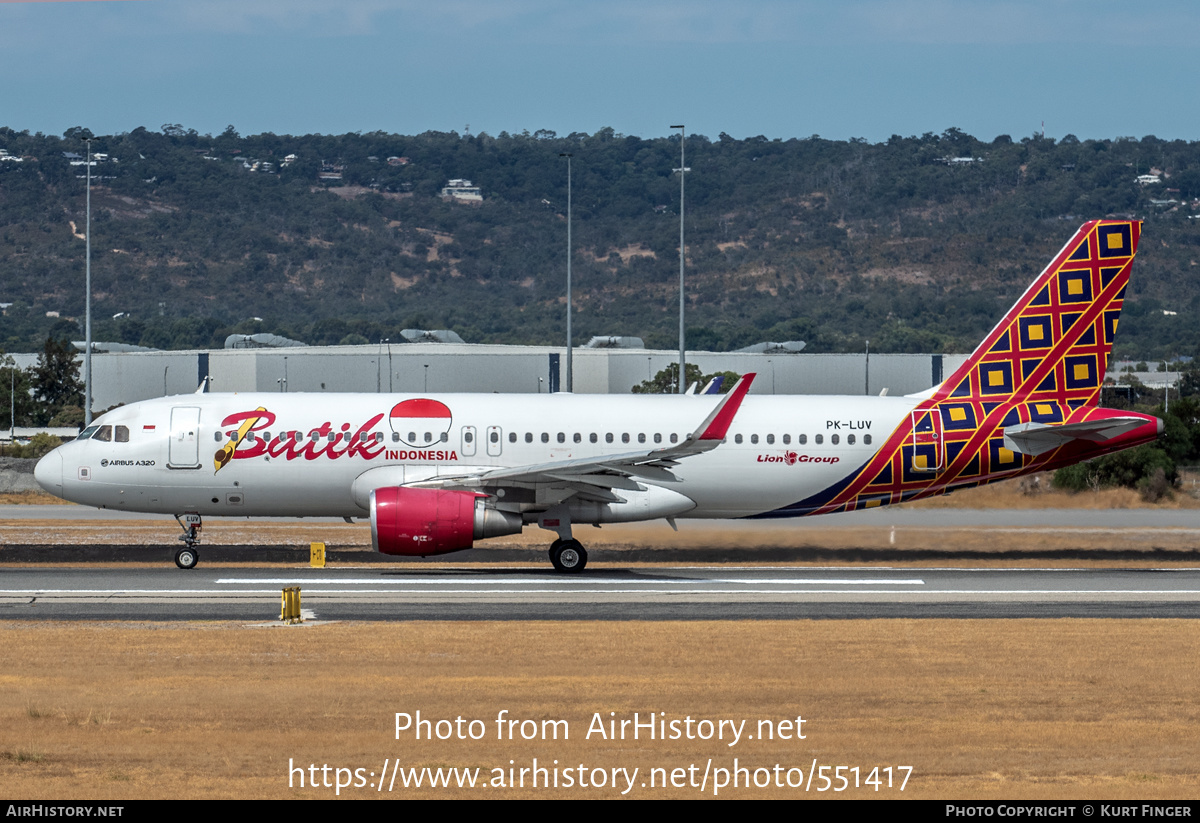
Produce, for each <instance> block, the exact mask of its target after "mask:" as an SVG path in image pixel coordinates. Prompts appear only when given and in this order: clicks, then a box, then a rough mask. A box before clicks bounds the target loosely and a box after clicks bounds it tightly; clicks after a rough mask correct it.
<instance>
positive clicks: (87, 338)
mask: <svg viewBox="0 0 1200 823" xmlns="http://www.w3.org/2000/svg"><path fill="white" fill-rule="evenodd" d="M83 142H84V143H86V144H87V228H86V229H85V231H84V233H85V234H86V235H87V241H86V242H87V260H86V263H85V264H84V270H85V272H86V274H85V280H86V283H85V285H84V288H85V290H86V291H87V298H86V307H85V309H84V321H83V327H84V328H83V341H84V342H83V345H84V352H83V426H84V428H87V427H88V426H90V425H92V138H90V137H85V138H84V140H83Z"/></svg>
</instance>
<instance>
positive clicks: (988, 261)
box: [0, 124, 1200, 360]
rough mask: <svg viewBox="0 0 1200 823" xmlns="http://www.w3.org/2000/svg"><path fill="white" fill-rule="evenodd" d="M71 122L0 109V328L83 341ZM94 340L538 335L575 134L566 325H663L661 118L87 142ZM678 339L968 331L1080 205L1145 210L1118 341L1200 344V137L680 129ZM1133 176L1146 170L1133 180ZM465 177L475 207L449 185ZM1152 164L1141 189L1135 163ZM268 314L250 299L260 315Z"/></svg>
mask: <svg viewBox="0 0 1200 823" xmlns="http://www.w3.org/2000/svg"><path fill="white" fill-rule="evenodd" d="M90 137H92V135H91V134H90V133H89V132H88V131H87V130H86V129H82V128H75V129H71V130H68V132H67V133H66V134H64V135H63V136H62V137H57V136H50V135H43V134H30V133H29V132H27V131H16V130H14V129H13V128H0V303H2V304H11V305H8V306H6V308H5V311H4V316H3V317H2V318H0V348H3V349H5V350H7V351H39V350H41V349H42V348H43V346H44V343H45V341H46V339H47V338H48V337H53V338H55V339H61V338H67V339H76V340H77V339H80V338H81V336H82V330H81V319H82V316H83V274H84V241H83V232H84V225H85V181H84V179H83V177H84V176H85V174H86V171H87V167H86V166H84V165H82V163H83V162H84V160H83V158H84V155H86V151H87V149H86V146H85V143H84V138H90ZM91 149H92V152H93V153H95V154H96V155H98V156H99V159H98V160H97V161H96V163H95V165H94V166H92V167H91V171H92V174H93V178H94V179H93V191H92V215H93V216H92V247H93V264H92V276H93V284H94V286H93V292H94V312H95V314H94V316H95V318H97V319H96V321H95V328H94V336H95V338H96V339H98V340H109V341H115V342H125V343H133V344H139V345H143V346H151V347H155V348H190V347H209V346H217V347H219V346H221V345H222V344H223V341H224V339H225V337H226V336H227V335H228V334H231V333H252V332H274V333H276V334H280V335H283V336H286V337H290V338H294V339H299V340H303V341H305V342H308V343H312V344H333V343H342V342H360V343H361V342H368V341H370V342H374V341H376V340H379V339H382V338H389V339H391V340H392V341H397V340H399V339H400V333H399V332H400V330H401V329H403V328H450V329H454V330H455V331H457V332H458V333H459V334H461V335H462V336H463V338H464V339H466V340H467V341H468V342H476V343H539V344H547V343H557V342H559V341H560V340H561V338H562V335H563V330H564V327H565V322H564V300H565V296H564V291H565V288H564V283H565V269H566V225H565V221H566V201H567V169H566V161H565V160H564V159H563V158H561V157H560V156H559V155H560V153H563V152H570V153H571V154H572V155H573V159H572V168H573V175H574V179H573V181H572V192H573V220H574V223H573V235H574V245H575V254H574V258H573V259H574V264H573V265H574V285H575V300H576V307H577V310H578V314H577V317H576V320H575V330H576V335H577V339H578V340H579V341H581V342H582V341H586V340H587V339H588V338H589V337H590V336H591V335H596V334H606V335H608V334H613V335H633V336H639V337H642V338H643V339H645V340H646V342H647V344H648V345H650V346H653V347H661V348H667V349H670V348H673V347H674V346H675V345H676V343H677V341H676V334H677V326H678V321H677V300H678V293H677V282H678V239H679V222H678V212H679V182H678V177H677V176H676V174H675V173H674V172H673V169H674V168H675V167H677V166H678V165H679V137H678V136H672V137H666V138H656V139H649V140H647V139H642V138H639V137H635V136H630V135H622V134H618V133H616V132H615V131H614V130H613V129H602V130H600V131H598V132H596V133H594V134H583V133H573V134H569V135H565V136H559V135H557V134H555V133H554V132H551V131H546V130H541V131H535V132H533V133H527V132H526V133H521V134H507V133H501V134H499V135H497V136H491V135H487V134H474V135H472V134H457V133H453V132H450V133H441V132H427V133H424V134H420V135H413V136H404V135H395V134H385V133H379V132H376V133H370V134H346V135H303V136H287V135H275V134H259V135H252V136H246V137H243V136H241V135H239V134H238V133H237V131H236V130H235V129H234V128H233V127H232V126H231V127H229V128H228V129H226V130H225V132H223V133H222V134H219V135H216V136H212V135H201V134H197V133H196V132H195V131H194V130H189V129H185V128H183V127H182V126H179V125H173V124H168V125H164V126H163V127H162V128H160V129H158V130H153V131H152V130H149V129H146V128H136V129H134V130H132V131H130V132H128V133H123V134H115V135H100V136H95V137H94V138H93V139H92V141H91ZM686 150H687V164H688V166H689V167H690V169H691V170H690V172H689V173H688V177H687V209H686V215H687V221H686V235H687V252H688V261H687V280H688V321H687V322H688V345H689V347H690V348H694V349H709V350H716V351H721V350H728V349H733V348H738V347H741V346H745V345H749V344H752V343H755V342H759V341H762V340H804V341H806V342H807V343H808V348H807V351H809V352H830V351H833V352H836V351H857V350H861V349H862V348H863V346H864V343H865V340H866V339H868V338H869V339H870V342H871V348H872V349H873V350H875V351H897V352H915V351H923V352H965V351H969V350H970V349H972V348H973V347H974V345H975V344H976V343H977V342H978V340H979V339H981V338H982V336H983V335H984V334H985V333H986V332H987V330H988V329H990V328H991V326H992V325H993V324H994V323H995V321H996V320H997V318H998V317H999V316H1000V315H1001V313H1002V312H1003V311H1004V310H1005V309H1006V308H1007V307H1008V306H1009V305H1011V303H1012V302H1013V301H1014V300H1015V299H1016V297H1017V296H1018V295H1019V294H1020V293H1021V291H1022V290H1023V289H1024V288H1025V287H1026V286H1027V285H1028V283H1029V282H1030V280H1031V279H1032V278H1033V277H1034V276H1035V275H1036V274H1037V272H1038V271H1039V270H1040V269H1041V267H1042V266H1044V265H1045V264H1046V263H1047V262H1048V261H1049V260H1050V258H1051V257H1052V256H1053V254H1054V253H1055V252H1056V251H1057V250H1058V249H1059V248H1060V247H1061V245H1062V244H1063V243H1064V242H1065V241H1066V240H1067V239H1068V238H1069V237H1070V236H1071V234H1072V233H1073V232H1074V231H1075V229H1076V228H1077V227H1078V225H1079V224H1080V223H1081V222H1083V221H1084V220H1088V219H1093V218H1098V217H1104V216H1121V217H1126V216H1134V217H1138V218H1141V219H1145V220H1146V221H1147V224H1146V227H1145V229H1144V233H1143V241H1142V248H1141V252H1140V254H1139V257H1138V261H1137V263H1136V264H1135V268H1134V273H1133V278H1132V285H1131V287H1130V294H1129V295H1128V296H1127V301H1126V304H1125V315H1124V317H1123V318H1122V322H1121V327H1120V334H1119V336H1118V339H1117V348H1116V352H1117V355H1118V356H1120V357H1126V358H1132V359H1145V360H1170V359H1174V358H1175V357H1177V356H1180V355H1185V356H1192V355H1195V354H1196V349H1197V344H1198V339H1197V338H1198V335H1200V324H1197V323H1196V322H1195V320H1194V318H1195V317H1196V316H1197V312H1198V311H1200V288H1198V287H1197V278H1196V276H1195V274H1196V271H1197V269H1196V266H1197V261H1198V259H1200V225H1198V223H1200V221H1197V220H1192V219H1190V217H1191V215H1192V213H1193V212H1197V213H1200V202H1197V201H1196V198H1197V197H1200V144H1197V143H1191V142H1185V141H1166V140H1159V139H1157V138H1155V137H1143V138H1141V139H1134V138H1117V139H1112V140H1109V139H1105V140H1092V139H1088V140H1080V139H1077V138H1075V137H1074V136H1071V135H1068V136H1067V137H1064V138H1063V139H1061V140H1052V139H1047V138H1043V137H1040V136H1033V137H1026V138H1023V139H1020V140H1013V139H1011V138H1009V137H1008V136H1006V135H1001V136H1000V137H997V138H995V139H994V140H991V141H990V142H987V141H983V140H980V139H977V138H975V137H972V136H971V135H968V134H965V133H963V132H962V131H960V130H958V129H953V128H951V129H948V130H946V131H944V132H942V133H940V134H935V133H928V134H925V135H922V136H919V137H918V136H911V137H901V136H899V135H897V136H893V137H892V138H891V139H890V140H888V141H886V142H883V143H878V144H872V143H868V142H866V141H864V140H857V139H852V140H848V141H835V140H826V139H822V138H820V137H818V136H816V135H813V136H812V137H806V138H802V139H790V140H768V139H767V138H765V137H753V138H748V139H743V140H735V139H733V138H731V137H729V136H728V135H725V134H721V135H719V136H718V137H717V138H716V139H710V138H708V137H705V136H703V135H689V136H688V137H687V146H686ZM1139 177H1140V178H1141V181H1140V182H1139ZM451 179H469V180H471V181H473V184H474V185H476V186H478V187H479V188H480V191H481V193H482V197H483V199H482V201H481V202H474V203H472V202H465V201H459V200H456V199H454V198H447V197H443V195H442V190H443V188H444V187H445V186H446V185H447V182H448V181H449V180H451ZM1154 181H1157V182H1154ZM255 318H261V320H258V319H255Z"/></svg>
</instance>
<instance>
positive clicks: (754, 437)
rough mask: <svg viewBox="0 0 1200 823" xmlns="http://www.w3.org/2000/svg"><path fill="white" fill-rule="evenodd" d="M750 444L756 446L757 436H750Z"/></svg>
mask: <svg viewBox="0 0 1200 823" xmlns="http://www.w3.org/2000/svg"><path fill="white" fill-rule="evenodd" d="M750 442H751V443H755V444H757V443H758V435H757V434H752V435H750Z"/></svg>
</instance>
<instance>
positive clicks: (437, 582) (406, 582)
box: [216, 577, 925, 586]
mask: <svg viewBox="0 0 1200 823" xmlns="http://www.w3.org/2000/svg"><path fill="white" fill-rule="evenodd" d="M216 582H217V583H218V584H227V585H242V584H245V585H255V584H257V585H263V584H269V585H276V584H279V585H294V584H297V583H299V584H310V585H314V586H342V585H345V586H357V585H379V584H381V583H392V584H395V585H397V586H454V585H457V586H499V585H525V584H530V585H532V584H535V583H537V584H544V583H545V581H544V580H539V579H536V578H533V579H530V580H505V581H503V582H500V581H496V580H458V579H453V578H448V579H430V580H421V579H403V580H377V579H375V580H373V579H366V580H363V579H358V580H356V579H354V578H347V579H344V580H337V579H330V578H318V579H313V580H306V579H304V578H300V577H280V578H275V579H268V580H262V579H252V578H240V577H223V578H220V579H218V580H217V581H216ZM556 582H557V583H560V584H568V583H574V584H583V585H587V584H595V583H621V584H624V585H642V584H645V585H647V586H649V585H660V586H661V585H668V584H678V585H681V586H683V585H688V584H693V585H697V584H699V583H703V582H709V583H747V584H766V585H771V586H781V585H782V586H786V585H791V586H924V585H925V581H924V580H836V579H830V580H821V579H818V578H813V579H806V578H799V579H790V578H780V579H771V578H754V577H747V578H713V579H711V580H709V581H695V580H664V579H655V580H623V579H622V580H616V579H612V578H603V577H588V578H580V579H574V580H572V579H565V580H560V581H556Z"/></svg>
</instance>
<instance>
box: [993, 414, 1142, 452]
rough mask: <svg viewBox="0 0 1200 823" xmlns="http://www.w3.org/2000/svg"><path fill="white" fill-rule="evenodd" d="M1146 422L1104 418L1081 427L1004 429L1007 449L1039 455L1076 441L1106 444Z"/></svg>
mask: <svg viewBox="0 0 1200 823" xmlns="http://www.w3.org/2000/svg"><path fill="white" fill-rule="evenodd" d="M1146 422H1147V419H1146V418H1145V417H1102V418H1100V419H1098V420H1084V421H1083V422H1080V423H1021V424H1019V425H1016V426H1007V427H1006V428H1005V429H1004V445H1005V447H1006V448H1009V449H1012V450H1013V451H1015V452H1020V453H1021V454H1028V455H1039V454H1042V453H1043V452H1048V451H1051V450H1052V449H1057V448H1058V447H1059V446H1062V445H1064V444H1066V443H1069V442H1070V441H1072V440H1090V441H1092V442H1093V443H1103V442H1104V441H1105V440H1112V439H1113V438H1114V437H1120V436H1121V435H1122V434H1126V433H1128V432H1131V431H1133V430H1134V429H1136V428H1138V427H1139V426H1144V425H1146Z"/></svg>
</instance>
